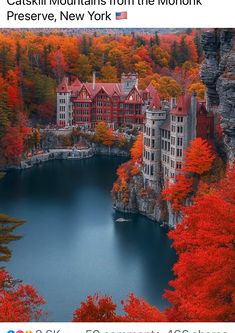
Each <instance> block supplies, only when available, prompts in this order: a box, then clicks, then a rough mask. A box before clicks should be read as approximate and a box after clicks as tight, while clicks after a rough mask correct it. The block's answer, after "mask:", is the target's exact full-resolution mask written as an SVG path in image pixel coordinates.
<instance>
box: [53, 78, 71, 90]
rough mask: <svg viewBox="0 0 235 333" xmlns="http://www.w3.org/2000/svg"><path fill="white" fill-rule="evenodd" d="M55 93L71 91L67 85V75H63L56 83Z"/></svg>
mask: <svg viewBox="0 0 235 333" xmlns="http://www.w3.org/2000/svg"><path fill="white" fill-rule="evenodd" d="M56 92H57V93H60V92H63V93H69V92H71V88H70V87H69V81H68V78H67V77H64V78H63V80H62V81H61V83H60V84H59V85H58V87H57V89H56Z"/></svg>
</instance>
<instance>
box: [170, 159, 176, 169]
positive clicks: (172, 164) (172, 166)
mask: <svg viewBox="0 0 235 333" xmlns="http://www.w3.org/2000/svg"><path fill="white" fill-rule="evenodd" d="M174 167H175V161H173V160H171V168H174Z"/></svg>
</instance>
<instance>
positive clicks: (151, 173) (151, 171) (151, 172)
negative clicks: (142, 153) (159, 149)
mask: <svg viewBox="0 0 235 333" xmlns="http://www.w3.org/2000/svg"><path fill="white" fill-rule="evenodd" d="M153 172H154V169H153V165H151V168H150V175H151V176H153Z"/></svg>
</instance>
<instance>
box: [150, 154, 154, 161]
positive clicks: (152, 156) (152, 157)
mask: <svg viewBox="0 0 235 333" xmlns="http://www.w3.org/2000/svg"><path fill="white" fill-rule="evenodd" d="M151 160H152V161H154V153H152V155H151Z"/></svg>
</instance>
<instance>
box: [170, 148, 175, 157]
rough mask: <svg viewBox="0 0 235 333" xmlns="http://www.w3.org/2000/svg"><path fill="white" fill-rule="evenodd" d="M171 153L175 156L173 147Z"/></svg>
mask: <svg viewBox="0 0 235 333" xmlns="http://www.w3.org/2000/svg"><path fill="white" fill-rule="evenodd" d="M171 155H172V156H175V148H171Z"/></svg>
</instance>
